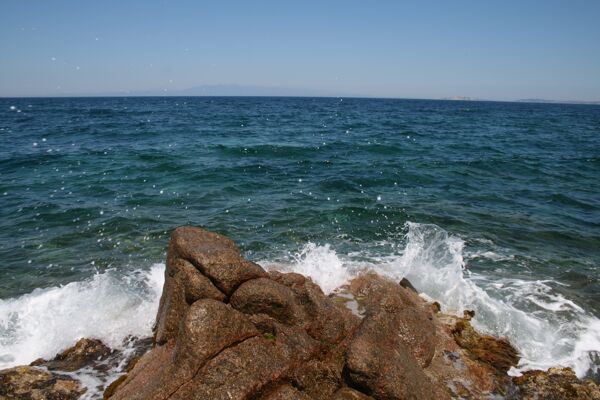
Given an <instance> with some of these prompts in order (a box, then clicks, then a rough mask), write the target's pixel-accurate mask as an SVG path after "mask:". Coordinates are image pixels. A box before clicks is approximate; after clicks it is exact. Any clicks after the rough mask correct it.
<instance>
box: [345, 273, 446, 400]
mask: <svg viewBox="0 0 600 400" xmlns="http://www.w3.org/2000/svg"><path fill="white" fill-rule="evenodd" d="M351 290H352V291H353V293H354V294H355V296H357V297H361V298H364V299H365V300H364V303H365V304H364V305H365V309H366V312H365V317H364V319H363V321H362V324H361V325H360V327H359V328H358V330H357V331H356V333H355V334H354V337H353V338H352V341H351V343H350V346H349V348H348V351H347V353H346V371H345V373H346V376H347V377H348V380H349V382H350V384H351V385H352V387H354V388H356V389H360V390H361V391H362V392H364V393H367V394H369V395H371V396H373V397H375V398H381V399H409V398H410V399H424V400H425V399H432V398H443V397H440V396H442V395H443V394H438V393H437V391H436V389H435V388H434V387H433V384H432V382H431V381H430V380H429V378H428V377H427V375H426V374H425V373H424V371H423V369H422V368H423V367H426V366H427V365H429V363H430V362H431V359H432V358H433V353H434V352H435V342H434V340H433V337H434V335H435V326H434V325H433V322H432V318H433V317H432V316H431V315H430V314H429V312H428V310H427V309H426V308H425V307H423V302H422V301H419V300H418V299H415V298H412V294H413V293H412V292H410V289H406V288H403V287H401V286H400V285H399V284H397V283H395V282H393V281H390V280H387V279H385V278H382V277H379V276H377V275H373V274H369V275H365V276H363V277H361V278H359V279H356V280H355V281H353V282H352V285H351Z"/></svg>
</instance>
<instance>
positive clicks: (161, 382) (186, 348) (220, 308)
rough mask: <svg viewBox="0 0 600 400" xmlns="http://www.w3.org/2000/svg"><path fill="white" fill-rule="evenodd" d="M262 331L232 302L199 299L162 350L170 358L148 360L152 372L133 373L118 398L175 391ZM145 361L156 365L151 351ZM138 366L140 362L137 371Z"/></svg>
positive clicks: (161, 355)
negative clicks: (218, 357) (215, 359)
mask: <svg viewBox="0 0 600 400" xmlns="http://www.w3.org/2000/svg"><path fill="white" fill-rule="evenodd" d="M258 335H259V332H258V330H257V329H256V328H255V327H254V325H252V323H251V322H250V321H249V320H248V319H247V318H245V317H244V316H243V314H241V313H240V312H238V311H236V310H234V309H232V308H231V307H230V306H228V305H226V304H224V303H221V302H219V301H216V300H212V299H203V300H199V301H197V302H195V303H194V304H192V305H191V306H190V308H189V311H188V312H187V313H186V315H185V319H184V320H183V321H182V322H181V324H180V330H179V335H178V338H177V342H176V344H175V346H174V347H173V348H170V347H168V346H165V349H164V351H163V352H159V353H160V355H159V356H158V359H159V360H163V359H165V358H169V359H170V360H169V361H170V362H168V363H165V364H164V365H160V366H158V367H156V366H155V367H153V368H152V369H151V370H148V369H147V367H145V364H144V366H142V367H140V368H146V369H147V372H148V373H144V374H137V375H135V374H132V377H131V379H128V380H126V381H124V382H123V384H127V385H126V386H127V389H128V390H121V391H120V390H117V391H115V396H114V398H116V399H119V398H123V399H151V398H166V397H168V396H170V395H173V394H174V393H176V392H177V391H178V390H179V388H180V387H181V386H183V385H185V384H186V383H187V382H188V381H190V380H191V379H193V378H194V376H195V375H196V374H197V373H198V371H199V370H200V369H201V368H202V367H203V366H204V365H205V364H206V363H207V362H208V361H209V360H210V359H211V358H212V357H215V356H216V355H218V354H219V353H220V352H221V351H223V350H224V349H226V348H228V347H230V346H232V345H237V344H239V343H241V342H243V341H244V340H246V339H248V338H251V337H255V336H258ZM142 360H144V358H142ZM140 361H141V360H140ZM144 361H145V363H146V364H151V365H154V361H153V357H152V356H150V355H149V356H148V357H147V359H146V360H144ZM136 369H137V366H136V367H134V371H135V370H136ZM150 378H151V379H150Z"/></svg>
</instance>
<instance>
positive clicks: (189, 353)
mask: <svg viewBox="0 0 600 400" xmlns="http://www.w3.org/2000/svg"><path fill="white" fill-rule="evenodd" d="M165 275H166V279H165V287H164V290H163V295H162V297H161V303H160V307H159V310H158V314H157V320H156V326H155V341H154V348H153V349H152V350H151V351H149V352H148V353H146V354H145V355H143V356H142V357H141V358H140V359H139V361H138V362H137V363H135V365H134V366H133V367H132V369H131V370H130V371H129V372H128V373H127V375H124V376H123V377H121V378H119V379H118V380H117V381H115V383H113V384H111V385H110V386H109V388H108V389H107V390H106V391H105V398H106V399H109V398H110V399H111V400H167V399H170V400H188V399H191V400H194V399H198V400H200V399H217V400H218V399H224V400H225V399H226V400H232V399H261V400H278V399H279V400H286V399H289V400H293V399H297V400H307V399H313V400H326V399H327V400H329V399H334V400H344V399H348V400H351V399H353V400H366V399H385V400H392V399H416V400H418V399H426V400H428V399H448V398H451V397H452V398H465V399H489V398H494V396H496V397H497V396H504V397H507V396H510V395H511V393H512V392H511V391H510V387H511V386H510V385H511V381H510V378H509V377H508V376H507V374H506V371H507V370H508V368H510V366H511V365H514V364H515V363H516V362H517V361H518V355H517V353H516V351H515V350H514V349H513V348H512V347H511V346H510V344H509V343H508V342H506V341H505V340H502V339H497V338H492V337H490V336H485V335H480V334H478V333H477V332H476V331H475V330H474V329H473V328H472V327H471V325H470V322H469V319H470V318H472V315H471V314H466V315H465V318H459V317H453V316H448V315H445V314H443V313H442V312H440V307H439V304H435V303H433V304H429V303H426V302H425V301H424V300H423V299H421V298H420V297H419V296H418V294H417V292H416V290H415V289H414V288H413V287H412V285H411V284H410V282H408V281H406V280H403V281H402V282H401V283H400V284H398V283H396V282H393V281H390V280H388V279H385V278H382V277H380V276H377V275H375V274H365V275H362V276H360V277H358V278H356V279H354V280H353V281H352V282H350V283H349V285H348V286H347V287H346V288H345V289H344V290H345V292H341V291H340V292H339V293H338V294H334V295H332V296H325V294H324V293H323V291H322V290H321V289H320V288H319V287H318V286H317V285H316V284H315V283H314V282H312V280H311V279H310V278H306V277H304V276H302V275H299V274H295V273H280V272H270V273H266V272H265V271H264V270H263V269H262V268H261V267H260V266H258V265H257V264H254V263H252V262H250V261H247V260H244V259H243V258H242V257H241V255H240V253H239V250H238V249H237V247H236V246H235V245H234V244H233V242H232V241H231V240H229V239H227V238H225V237H223V236H221V235H218V234H215V233H212V232H208V231H206V230H204V229H201V228H192V227H182V228H178V229H176V230H175V231H174V232H173V235H172V237H171V242H170V245H169V250H168V256H167V269H166V272H165ZM348 304H354V307H355V308H356V310H355V312H356V314H358V315H355V314H353V313H352V311H351V310H350V309H348V307H347V305H348ZM536 379H538V378H531V380H525V381H523V382H520V381H519V382H516V383H514V384H513V388H520V389H518V390H521V393H524V394H526V393H528V392H527V390H529V387H533V386H535V385H538V384H539V385H549V384H553V383H554V382H556V381H557V379H556V378H551V379H550V380H548V378H545V379H546V381H544V382H549V383H539V382H538V380H536ZM561 379H563V378H561ZM530 382H533V383H530ZM560 382H563V381H560ZM569 382H570V381H569ZM577 382H579V381H573V383H572V384H571V383H569V384H570V385H571V386H569V387H572V386H573V385H580V386H579V387H580V388H583V389H585V388H588V386H586V385H587V383H577ZM534 384H535V385H534ZM528 385H529V386H528ZM532 385H533V386H532ZM590 388H591V386H590ZM583 389H581V390H583ZM515 390H517V389H515ZM532 390H537V389H532ZM541 390H542V389H540V393H543V392H542V391H541ZM578 393H579V392H578ZM580 393H584V392H580ZM590 393H591V392H590ZM591 398H593V399H595V398H594V397H591Z"/></svg>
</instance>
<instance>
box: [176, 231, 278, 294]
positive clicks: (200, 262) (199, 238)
mask: <svg viewBox="0 0 600 400" xmlns="http://www.w3.org/2000/svg"><path fill="white" fill-rule="evenodd" d="M174 258H180V259H184V260H187V261H189V262H191V263H192V264H193V265H194V266H195V267H196V268H198V270H199V271H200V272H201V273H202V274H203V275H205V276H206V277H207V278H208V279H210V280H211V281H212V283H213V284H214V285H215V286H216V287H217V288H218V289H219V290H220V291H221V292H223V293H225V295H227V296H229V295H231V293H233V291H234V290H235V289H236V288H237V287H238V286H240V285H241V284H242V283H244V282H245V281H248V280H250V279H255V278H261V277H266V276H267V273H266V272H265V271H264V270H263V269H262V268H261V267H260V266H259V265H258V264H255V263H253V262H250V261H247V260H245V259H244V258H242V257H241V255H240V250H239V249H238V248H237V246H236V245H235V243H233V241H232V240H231V239H229V238H227V237H225V236H221V235H219V234H218V233H214V232H209V231H207V230H204V229H202V228H196V227H191V226H182V227H179V228H177V229H175V231H174V232H173V234H172V235H171V242H170V244H169V251H168V254H167V261H171V260H172V259H174Z"/></svg>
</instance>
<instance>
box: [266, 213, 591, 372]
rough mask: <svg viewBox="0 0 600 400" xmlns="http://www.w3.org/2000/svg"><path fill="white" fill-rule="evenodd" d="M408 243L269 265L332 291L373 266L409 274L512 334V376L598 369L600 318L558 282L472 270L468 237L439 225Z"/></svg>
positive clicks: (459, 308)
mask: <svg viewBox="0 0 600 400" xmlns="http://www.w3.org/2000/svg"><path fill="white" fill-rule="evenodd" d="M404 241H405V246H404V247H402V246H397V247H398V248H400V250H399V251H398V252H397V254H388V255H384V256H381V255H375V254H371V255H370V254H364V253H361V254H360V255H358V257H357V256H348V255H340V254H338V253H336V251H335V250H334V249H333V248H332V247H331V246H330V245H324V246H319V245H316V244H314V243H309V244H307V245H306V246H305V247H304V248H303V249H302V250H301V251H300V252H298V253H297V254H294V255H292V257H291V258H290V260H289V261H288V262H283V263H281V262H279V263H274V262H265V263H264V264H265V266H266V267H267V268H269V269H284V270H288V271H294V272H299V273H302V274H306V275H309V276H310V277H311V278H312V279H313V280H314V281H315V282H316V283H318V284H319V285H320V286H321V287H322V288H323V290H324V291H325V292H326V293H331V292H332V291H334V289H335V288H336V287H339V286H341V285H343V284H344V283H346V282H347V281H348V280H350V279H351V278H352V277H353V276H356V275H357V274H359V273H361V272H363V271H368V270H371V271H375V272H378V273H380V274H382V275H385V276H388V277H390V278H392V279H394V280H397V281H399V280H400V279H402V278H407V279H408V280H410V281H411V283H412V284H413V285H414V286H415V287H416V288H417V289H419V291H421V292H422V293H423V294H424V295H425V297H428V298H431V299H433V300H436V301H438V302H440V303H441V304H442V308H443V311H444V312H447V313H451V314H456V315H462V313H463V311H464V310H474V311H475V318H474V320H473V324H474V326H475V327H476V328H477V329H478V330H480V331H482V332H485V333H489V334H492V335H495V336H499V337H506V338H508V339H509V340H510V341H511V343H512V344H513V345H514V346H515V347H516V348H517V350H518V351H519V353H520V355H521V359H520V361H519V365H518V366H517V367H516V368H513V369H512V370H511V371H510V374H512V375H519V374H521V373H522V372H524V371H527V370H531V369H543V370H546V369H548V368H550V367H554V366H559V365H560V366H565V367H571V368H573V369H574V371H575V372H576V374H577V375H578V376H579V377H584V376H594V375H597V374H598V371H599V367H600V320H599V319H597V318H596V317H594V316H592V315H590V314H588V313H587V312H586V311H585V310H584V309H583V308H581V307H580V306H578V305H577V304H576V303H574V302H573V301H571V300H569V299H567V298H565V297H564V296H562V295H561V294H559V293H557V292H556V291H555V290H554V289H553V288H552V286H551V284H555V285H559V284H558V283H556V282H552V281H548V280H546V281H541V280H533V281H526V280H520V279H508V278H506V279H493V280H492V279H489V278H487V277H485V276H483V275H480V274H475V273H472V272H471V271H469V270H468V269H467V268H466V265H465V260H464V257H463V253H464V241H463V240H462V239H460V238H458V237H456V236H452V235H449V234H448V233H447V232H446V231H445V230H443V229H442V228H440V227H438V226H436V225H431V224H418V223H410V222H409V223H407V233H406V236H405V238H404ZM387 247H388V248H389V246H387ZM476 256H484V257H486V258H488V259H489V260H491V261H492V262H493V261H501V260H503V259H504V258H505V257H500V256H498V255H496V254H492V253H489V252H488V253H483V254H477V255H476ZM508 257H510V256H508Z"/></svg>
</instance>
